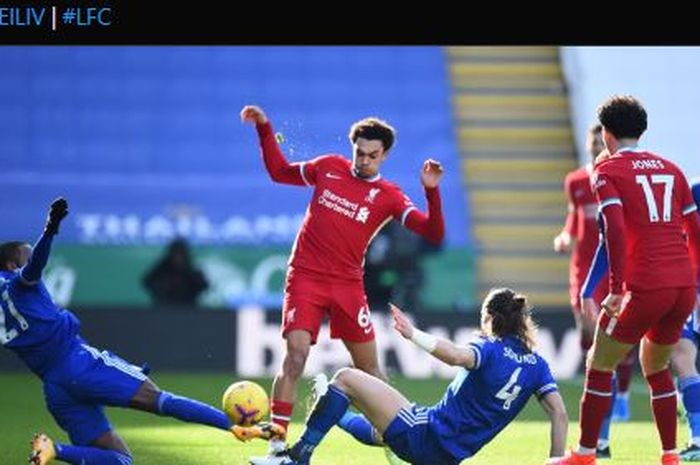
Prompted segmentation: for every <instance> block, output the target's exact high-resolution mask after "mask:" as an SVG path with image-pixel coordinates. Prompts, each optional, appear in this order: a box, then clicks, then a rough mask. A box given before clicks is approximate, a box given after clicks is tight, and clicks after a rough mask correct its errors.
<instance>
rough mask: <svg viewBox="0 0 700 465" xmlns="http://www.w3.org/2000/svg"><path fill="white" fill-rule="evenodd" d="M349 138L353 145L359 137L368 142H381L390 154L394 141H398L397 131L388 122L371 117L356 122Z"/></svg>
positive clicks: (351, 128)
mask: <svg viewBox="0 0 700 465" xmlns="http://www.w3.org/2000/svg"><path fill="white" fill-rule="evenodd" d="M348 137H349V138H350V142H352V143H353V144H354V143H355V141H356V140H357V139H358V138H359V137H362V138H364V139H367V140H379V141H381V142H382V146H383V147H384V151H385V152H388V151H389V149H390V148H391V147H392V146H393V145H394V140H395V139H396V129H394V128H393V127H392V126H391V125H390V124H389V123H387V122H386V121H384V120H381V119H379V118H376V117H374V116H370V117H368V118H363V119H361V120H360V121H357V122H355V123H354V124H353V125H352V126H351V127H350V133H349V134H348Z"/></svg>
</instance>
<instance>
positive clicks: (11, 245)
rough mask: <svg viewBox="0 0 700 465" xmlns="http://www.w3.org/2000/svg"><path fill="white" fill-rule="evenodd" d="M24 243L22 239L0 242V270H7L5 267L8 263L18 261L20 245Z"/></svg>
mask: <svg viewBox="0 0 700 465" xmlns="http://www.w3.org/2000/svg"><path fill="white" fill-rule="evenodd" d="M26 244H27V243H26V242H22V241H9V242H3V243H2V244H0V270H3V271H9V269H8V268H6V266H7V264H8V263H12V262H14V263H19V259H20V247H22V246H23V245H26Z"/></svg>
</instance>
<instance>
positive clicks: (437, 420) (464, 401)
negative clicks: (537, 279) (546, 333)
mask: <svg viewBox="0 0 700 465" xmlns="http://www.w3.org/2000/svg"><path fill="white" fill-rule="evenodd" d="M469 345H470V347H472V348H473V349H474V352H475V353H476V365H475V367H474V368H473V369H472V370H466V369H461V370H460V372H459V373H458V374H457V376H456V377H455V378H454V380H453V381H452V383H451V384H450V385H449V386H448V388H447V391H446V392H445V395H444V397H443V398H442V400H441V401H440V402H438V403H437V404H436V405H435V406H433V407H431V408H430V410H429V419H430V424H431V428H432V430H433V431H434V432H435V433H436V435H437V437H438V440H439V441H440V443H441V445H442V447H443V448H444V449H446V450H448V451H449V452H450V453H451V454H452V455H453V456H454V457H455V458H458V459H460V460H461V459H464V458H466V457H470V456H472V455H474V454H475V453H476V452H477V451H478V450H479V449H481V448H482V447H483V446H484V445H485V444H486V443H488V442H489V441H490V440H491V439H492V438H493V437H494V436H496V435H497V434H498V433H499V432H500V431H501V430H502V429H503V428H505V426H506V425H507V424H508V423H510V422H511V421H512V420H513V419H514V418H515V417H516V415H517V414H518V413H519V412H520V410H522V408H523V407H524V406H525V404H526V403H527V401H528V399H529V398H530V396H531V395H532V394H535V395H536V396H537V397H538V398H540V397H542V396H544V395H545V394H547V393H550V392H552V391H556V390H557V384H556V382H555V381H554V378H553V377H552V373H551V371H550V369H549V365H547V362H546V361H545V360H544V359H543V358H542V357H540V356H539V355H538V354H536V353H533V352H530V351H528V350H527V348H526V347H525V346H524V345H523V344H522V343H521V342H520V340H519V339H517V338H516V337H513V336H509V337H506V338H503V339H497V338H492V337H480V338H479V339H477V340H476V341H474V342H471V343H470V344H469Z"/></svg>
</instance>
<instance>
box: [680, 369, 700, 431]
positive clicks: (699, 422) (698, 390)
mask: <svg viewBox="0 0 700 465" xmlns="http://www.w3.org/2000/svg"><path fill="white" fill-rule="evenodd" d="M678 389H679V390H680V391H681V394H682V395H683V407H685V411H686V413H687V415H688V427H689V428H690V438H691V440H693V442H695V441H696V440H697V439H700V376H698V375H695V376H688V377H685V378H680V379H679V380H678Z"/></svg>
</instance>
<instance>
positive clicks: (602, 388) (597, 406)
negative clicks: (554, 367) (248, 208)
mask: <svg viewBox="0 0 700 465" xmlns="http://www.w3.org/2000/svg"><path fill="white" fill-rule="evenodd" d="M598 118H599V121H600V123H601V125H602V126H603V140H604V142H605V146H606V148H607V149H608V152H609V153H610V154H611V155H610V157H609V158H607V159H605V160H603V161H601V162H600V163H598V164H597V165H596V167H595V170H594V184H593V187H594V192H595V194H596V198H597V200H598V203H599V205H600V210H601V214H602V217H603V220H604V225H605V231H604V234H605V244H606V248H607V253H608V261H609V273H610V274H609V286H610V294H609V295H608V296H607V297H606V298H605V300H604V301H603V303H602V305H601V306H602V308H603V310H604V311H603V312H601V314H600V316H599V318H598V326H597V328H596V332H595V339H594V342H593V346H592V348H591V351H590V352H589V359H588V363H587V364H586V368H587V371H586V384H585V388H584V393H583V396H582V399H581V407H580V409H581V415H580V429H581V436H580V440H579V447H578V450H576V451H573V450H572V451H571V452H570V454H568V455H567V456H566V457H565V458H563V459H561V460H559V461H558V462H556V463H558V464H561V465H563V464H568V465H583V464H594V463H595V461H596V455H595V452H596V443H597V439H598V434H599V431H600V427H601V424H602V422H603V419H604V417H605V415H606V412H607V411H608V410H609V408H610V405H611V396H612V372H613V370H614V369H615V367H616V366H617V364H618V363H619V362H620V361H621V360H622V359H623V358H624V357H625V356H626V354H627V353H628V352H629V350H630V349H631V348H632V347H633V346H634V345H635V344H637V343H638V342H640V340H641V348H640V362H641V366H642V370H643V373H644V376H645V377H646V380H647V383H648V385H649V390H650V393H651V407H652V412H653V416H654V420H655V422H656V425H657V429H658V431H659V436H660V439H661V445H662V456H661V463H662V464H664V465H672V464H676V463H679V456H678V453H677V451H676V391H675V387H674V385H673V378H672V377H671V373H670V370H669V366H668V365H669V360H670V355H671V350H672V348H673V346H674V345H675V343H676V342H677V341H678V339H679V337H680V333H681V329H682V327H683V324H684V322H685V320H686V318H687V317H688V315H689V314H690V312H691V311H692V309H693V307H694V305H695V303H696V301H697V297H696V291H697V276H696V275H695V270H694V269H693V266H694V265H695V266H697V263H698V257H699V256H700V222H698V217H697V215H696V214H695V213H694V212H695V211H696V210H697V207H696V205H695V203H694V201H693V197H692V194H691V192H690V188H689V186H688V183H687V181H686V179H685V176H684V175H683V173H682V172H681V171H680V170H679V169H678V168H677V167H676V166H675V165H674V164H673V163H671V162H670V161H668V160H666V159H664V158H661V157H659V156H658V155H655V154H653V153H651V152H648V151H645V150H642V149H640V148H638V141H639V138H640V137H641V135H642V134H643V133H644V131H645V130H646V128H647V114H646V110H645V109H644V107H643V106H642V104H641V103H640V102H639V101H638V100H636V99H635V98H634V97H631V96H614V97H611V98H610V99H608V100H607V101H605V102H604V103H603V104H602V105H601V106H600V107H599V108H598ZM688 242H689V244H688ZM689 245H690V251H691V254H690V255H691V256H692V261H691V258H690V257H689V253H688V248H689Z"/></svg>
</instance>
